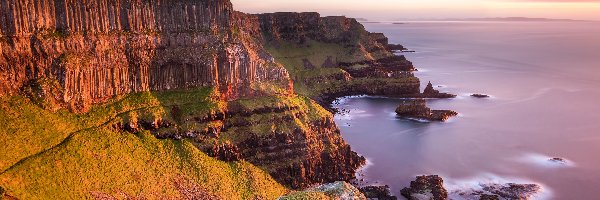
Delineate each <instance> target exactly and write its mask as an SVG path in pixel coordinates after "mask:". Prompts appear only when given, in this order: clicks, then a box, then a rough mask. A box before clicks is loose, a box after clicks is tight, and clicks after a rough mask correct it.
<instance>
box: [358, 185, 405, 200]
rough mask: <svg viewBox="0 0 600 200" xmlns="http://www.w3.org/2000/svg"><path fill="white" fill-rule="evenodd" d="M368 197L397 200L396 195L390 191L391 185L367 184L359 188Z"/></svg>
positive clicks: (375, 199)
mask: <svg viewBox="0 0 600 200" xmlns="http://www.w3.org/2000/svg"><path fill="white" fill-rule="evenodd" d="M359 190H360V192H362V193H363V194H364V195H365V197H367V199H373V200H396V199H398V198H397V197H396V196H393V195H392V194H391V192H390V187H389V186H387V185H383V186H365V187H361V188H359Z"/></svg>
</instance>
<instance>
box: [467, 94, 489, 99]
mask: <svg viewBox="0 0 600 200" xmlns="http://www.w3.org/2000/svg"><path fill="white" fill-rule="evenodd" d="M471 96H472V97H476V98H488V97H490V96H489V95H487V94H472V95H471Z"/></svg>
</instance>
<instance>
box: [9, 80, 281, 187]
mask: <svg viewBox="0 0 600 200" xmlns="http://www.w3.org/2000/svg"><path fill="white" fill-rule="evenodd" d="M217 96H218V94H217V93H216V92H215V91H213V90H212V89H210V88H200V89H197V90H191V91H171V92H158V93H151V92H144V93H138V94H132V95H128V96H126V97H123V98H120V99H116V100H114V101H112V102H109V103H106V104H104V105H98V106H94V107H93V108H92V109H91V110H90V112H88V113H85V114H73V113H71V112H68V111H66V110H58V111H56V112H52V111H49V110H44V109H42V108H41V107H39V106H37V105H35V104H34V103H33V102H31V101H30V100H29V99H28V98H25V97H23V96H11V97H4V98H2V99H1V100H2V101H1V103H0V126H2V127H4V128H3V129H0V157H1V158H2V159H0V186H1V187H2V188H4V190H6V193H7V194H9V195H11V196H15V197H19V198H23V199H81V198H104V197H117V198H135V197H138V198H142V197H144V198H152V199H156V198H182V197H185V196H186V195H193V194H196V195H198V194H203V195H212V196H217V197H221V198H224V199H274V198H276V197H278V196H280V195H282V194H284V193H285V192H286V191H287V190H286V188H284V187H283V186H281V185H280V184H278V183H277V182H275V181H274V180H273V179H272V178H271V177H270V176H269V175H268V174H267V173H265V172H264V171H262V170H261V169H259V168H257V167H255V166H253V165H251V164H249V163H247V162H243V161H241V162H232V163H225V162H222V161H218V160H216V159H214V158H211V157H208V156H207V155H206V154H204V153H202V152H201V151H200V150H198V149H197V148H196V147H194V145H193V144H192V143H190V142H188V141H186V140H181V141H176V140H170V139H166V140H158V139H156V138H155V137H154V136H152V135H151V133H149V132H147V131H141V132H138V133H135V134H132V133H128V132H122V131H121V130H120V129H117V128H114V125H116V124H118V123H122V122H124V121H127V120H131V119H132V118H145V117H147V118H151V117H153V118H156V117H168V118H171V119H173V120H175V118H178V120H177V121H180V120H182V119H186V117H188V116H191V115H196V116H197V115H202V114H209V113H211V112H218V111H219V110H222V109H224V102H221V101H219V99H218V98H217ZM173 107H178V108H180V110H181V112H178V113H177V114H176V115H173V113H171V112H169V111H170V110H171V108H173Z"/></svg>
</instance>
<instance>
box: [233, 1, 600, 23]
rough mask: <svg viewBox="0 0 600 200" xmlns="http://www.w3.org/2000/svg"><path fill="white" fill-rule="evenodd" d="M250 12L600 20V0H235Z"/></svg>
mask: <svg viewBox="0 0 600 200" xmlns="http://www.w3.org/2000/svg"><path fill="white" fill-rule="evenodd" d="M232 2H233V5H234V8H235V9H236V10H239V11H243V12H247V13H265V12H279V11H293V12H304V11H316V12H320V13H321V14H323V15H345V16H349V17H357V18H358V17H360V18H367V19H370V20H397V19H443V18H479V17H539V18H554V19H581V20H600V0H574V1H567V0H371V1H369V0H232Z"/></svg>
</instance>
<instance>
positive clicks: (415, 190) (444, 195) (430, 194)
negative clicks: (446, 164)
mask: <svg viewBox="0 0 600 200" xmlns="http://www.w3.org/2000/svg"><path fill="white" fill-rule="evenodd" d="M400 194H402V196H404V197H406V198H407V199H409V200H446V199H448V191H446V189H445V188H444V180H443V179H442V178H441V177H439V176H437V175H429V176H417V179H416V180H414V181H411V182H410V187H406V188H403V189H402V190H400Z"/></svg>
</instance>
